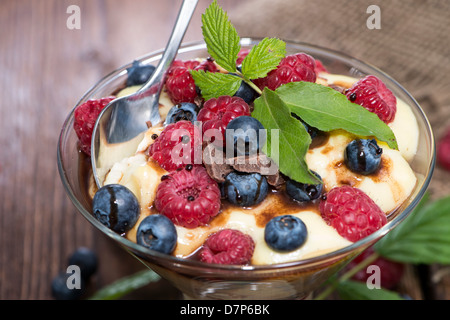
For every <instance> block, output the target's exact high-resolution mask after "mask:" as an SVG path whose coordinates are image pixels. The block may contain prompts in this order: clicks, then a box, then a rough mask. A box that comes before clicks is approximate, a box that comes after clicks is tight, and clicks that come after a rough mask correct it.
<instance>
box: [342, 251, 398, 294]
mask: <svg viewBox="0 0 450 320" xmlns="http://www.w3.org/2000/svg"><path fill="white" fill-rule="evenodd" d="M373 253H374V250H373V247H369V248H368V249H366V250H364V251H363V252H362V253H361V254H360V255H359V256H357V257H356V258H355V259H353V260H352V261H350V263H349V264H348V265H347V266H346V270H350V269H353V268H354V267H356V266H357V265H358V264H359V263H360V262H362V261H363V260H365V259H366V258H368V257H369V256H371V255H372V254H373ZM370 265H371V266H378V267H379V268H380V272H379V275H380V286H381V287H383V288H385V289H393V288H394V287H395V286H396V285H397V284H398V283H399V282H400V279H401V277H402V276H403V273H404V269H405V265H404V264H402V263H399V262H395V261H392V260H388V259H386V258H384V257H381V256H379V257H378V258H377V259H376V260H375V261H373V262H372V263H371V264H370ZM372 275H373V273H371V272H367V269H362V270H360V271H358V272H357V273H356V274H355V275H354V276H353V277H352V279H353V280H356V281H361V282H364V283H366V282H367V280H368V279H369V277H370V276H372Z"/></svg>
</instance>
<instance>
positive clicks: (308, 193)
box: [286, 171, 323, 202]
mask: <svg viewBox="0 0 450 320" xmlns="http://www.w3.org/2000/svg"><path fill="white" fill-rule="evenodd" d="M312 173H313V174H314V175H315V176H316V177H318V178H319V179H321V177H320V176H319V175H318V174H317V173H316V172H314V171H312ZM322 191H323V184H322V183H319V184H304V183H300V182H297V181H294V180H291V179H289V180H287V181H286V193H287V194H288V195H289V196H290V197H291V198H293V199H295V200H297V201H301V202H305V201H312V200H315V199H317V198H319V197H320V195H321V194H322Z"/></svg>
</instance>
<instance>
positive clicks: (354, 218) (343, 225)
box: [319, 186, 387, 242]
mask: <svg viewBox="0 0 450 320" xmlns="http://www.w3.org/2000/svg"><path fill="white" fill-rule="evenodd" d="M319 209H320V213H321V215H322V218H323V219H324V220H325V221H326V222H327V224H328V225H331V226H332V227H334V228H335V229H336V231H337V232H338V233H339V234H340V235H341V236H342V237H344V238H346V239H347V240H349V241H352V242H355V241H358V240H360V239H362V238H364V237H366V236H368V235H370V234H372V233H373V232H375V231H376V230H378V229H380V228H381V227H382V226H383V225H385V224H386V223H387V219H386V214H385V213H384V212H383V211H382V210H381V209H380V207H379V206H378V205H377V204H376V203H375V202H374V201H373V200H372V199H371V198H370V197H369V196H368V195H367V194H366V193H364V192H363V191H361V190H360V189H357V188H353V187H351V186H341V187H334V188H333V189H331V190H330V191H329V192H328V194H327V195H326V199H325V198H324V199H323V200H322V201H321V202H320V205H319Z"/></svg>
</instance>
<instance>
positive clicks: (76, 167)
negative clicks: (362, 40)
mask: <svg viewBox="0 0 450 320" xmlns="http://www.w3.org/2000/svg"><path fill="white" fill-rule="evenodd" d="M259 41H260V39H250V38H243V39H242V40H241V47H242V49H246V48H248V49H250V48H251V47H252V46H254V45H255V44H257V43H258V42H259ZM286 50H287V54H294V53H298V52H304V53H307V54H309V55H311V56H313V57H314V58H316V59H319V60H320V61H321V62H322V63H323V65H324V66H325V67H326V68H327V70H328V71H329V72H330V73H332V74H339V75H343V76H349V77H353V78H362V77H364V76H366V75H374V76H376V77H378V78H379V79H381V80H382V81H383V82H384V83H385V84H386V86H387V87H388V88H389V89H390V90H391V91H392V92H393V94H394V95H395V96H396V97H397V99H400V100H402V101H403V102H405V103H406V104H407V105H408V106H409V107H410V108H411V110H412V113H413V114H414V116H415V118H416V120H417V124H418V130H419V134H418V147H417V152H416V154H415V156H414V158H413V159H412V160H411V161H410V162H409V164H410V166H411V168H412V170H413V171H414V173H415V175H416V178H417V182H416V184H415V186H414V188H413V190H412V192H411V194H410V195H409V197H408V198H407V199H406V200H405V201H404V202H403V203H402V204H401V206H400V207H398V208H396V210H395V211H394V212H393V213H392V214H391V215H389V217H388V222H387V223H386V224H385V225H384V226H383V227H381V228H380V229H378V230H377V231H375V232H374V233H372V234H370V235H369V236H367V237H365V238H363V239H361V240H359V241H356V242H354V243H351V244H349V245H346V246H344V247H342V248H340V249H338V250H334V251H332V252H327V253H325V254H320V255H317V256H313V257H309V258H308V257H307V258H304V259H301V260H298V261H289V262H283V263H274V264H258V265H219V264H208V263H204V262H201V261H198V260H193V259H184V258H179V257H176V256H171V255H167V254H163V253H160V252H157V251H153V250H150V249H147V248H145V247H144V246H142V245H139V244H137V243H135V242H133V241H130V240H128V239H127V238H126V237H123V236H121V235H120V234H118V233H116V232H114V231H112V230H111V229H109V228H107V227H106V226H105V225H103V224H102V223H100V222H99V221H98V220H97V219H96V218H95V217H94V216H93V214H92V199H91V196H90V195H89V191H88V189H89V185H88V184H89V181H88V178H87V177H88V174H89V171H90V169H91V167H90V166H91V162H90V158H89V157H87V156H86V155H85V154H83V153H82V152H80V151H79V148H78V138H77V135H76V133H75V130H74V128H73V124H74V111H75V108H74V109H73V110H72V112H71V113H70V114H69V115H68V117H67V119H66V121H65V122H64V125H63V128H62V131H61V135H60V139H59V143H58V152H57V154H58V159H57V160H58V168H59V172H60V176H61V179H62V182H63V185H64V187H65V189H66V192H67V193H68V195H69V197H70V199H71V201H72V202H73V204H74V205H75V207H76V208H77V210H78V211H79V212H80V213H81V214H82V215H83V216H84V217H85V218H86V219H87V220H88V221H89V222H90V223H91V224H92V225H94V226H95V227H96V228H97V229H99V231H100V232H103V233H104V234H106V235H107V236H109V237H110V238H112V239H113V240H114V241H115V242H117V243H118V244H119V245H121V246H122V247H123V248H124V249H125V250H127V251H128V252H129V253H130V254H132V255H133V256H135V257H136V258H138V259H139V260H140V261H141V262H142V263H144V264H145V265H146V266H147V267H149V268H150V269H152V270H154V271H155V272H157V273H158V274H159V275H160V276H161V277H163V278H165V279H167V280H168V281H170V282H171V283H172V284H173V285H174V286H175V287H176V288H178V289H179V290H180V291H181V292H182V293H183V294H184V295H185V296H186V297H188V298H193V299H302V298H305V297H307V296H308V295H309V294H310V293H311V292H313V291H314V290H316V289H317V288H318V287H319V286H320V285H321V284H322V283H323V282H324V281H325V280H327V279H328V278H329V277H330V276H331V275H333V274H334V273H336V272H337V271H339V270H340V269H341V268H342V267H344V266H345V264H346V263H348V262H349V261H350V260H351V259H352V258H354V257H355V256H356V255H358V254H359V253H361V252H362V251H363V250H364V249H366V248H368V247H369V246H371V245H373V244H374V243H375V242H376V241H377V240H379V239H380V238H381V237H383V236H384V235H385V234H387V233H388V232H389V231H390V230H392V229H393V228H394V227H396V226H397V225H398V224H399V223H401V222H402V221H403V220H404V219H405V218H406V217H407V216H408V215H409V214H410V212H411V211H412V210H413V208H414V207H415V206H416V205H417V204H418V202H419V201H420V199H421V198H422V196H423V195H424V193H425V191H426V189H427V187H428V185H429V182H430V179H431V176H432V172H433V169H434V162H435V145H434V139H433V134H432V131H431V128H430V125H429V123H428V120H427V118H426V116H425V114H424V113H423V111H422V109H421V108H420V106H419V105H418V104H417V102H416V101H415V100H414V98H413V97H412V96H411V95H410V94H409V93H408V92H407V91H406V90H405V89H404V88H403V87H402V86H401V85H399V84H398V83H397V82H396V81H395V80H393V79H392V78H390V77H389V76H388V75H386V74H385V73H383V72H382V71H380V70H378V69H377V68H375V67H373V66H370V65H368V64H366V63H364V62H361V61H359V60H357V59H354V58H352V57H349V56H346V55H344V54H341V53H338V52H334V51H331V50H328V49H324V48H320V47H317V46H312V45H309V44H303V43H293V42H286ZM160 57H161V51H158V52H154V53H150V54H148V55H146V56H144V57H142V58H140V59H138V61H140V62H141V63H143V64H151V65H156V64H157V63H158V61H159V59H160ZM199 57H202V58H207V57H208V52H207V50H206V45H205V44H204V42H196V43H190V44H185V45H183V46H182V47H181V48H180V50H179V52H178V56H177V59H180V60H188V59H195V58H199ZM130 66H131V64H130V65H126V66H123V67H121V68H119V69H117V70H116V71H114V72H112V73H110V74H109V75H107V76H106V77H105V78H103V79H102V80H100V81H99V82H98V83H97V84H96V85H94V86H93V87H92V88H91V89H90V90H89V91H88V92H87V93H86V94H85V95H84V96H83V97H82V98H81V100H80V101H79V102H78V103H77V106H78V105H80V104H82V103H84V102H86V101H88V100H89V99H97V98H102V97H106V96H110V95H111V94H112V93H114V92H117V90H119V89H120V88H122V87H123V84H124V83H125V81H126V79H127V68H129V67H130Z"/></svg>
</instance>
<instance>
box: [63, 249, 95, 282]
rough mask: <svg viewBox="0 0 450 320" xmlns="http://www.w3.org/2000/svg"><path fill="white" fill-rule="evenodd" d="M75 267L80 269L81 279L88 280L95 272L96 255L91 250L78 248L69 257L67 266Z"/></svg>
mask: <svg viewBox="0 0 450 320" xmlns="http://www.w3.org/2000/svg"><path fill="white" fill-rule="evenodd" d="M70 265H76V266H78V267H79V268H80V272H81V277H83V279H85V280H88V279H89V278H90V277H91V276H92V275H93V274H94V273H95V272H96V271H97V266H98V259H97V255H96V254H95V252H94V251H92V250H91V249H88V248H85V247H81V248H78V249H77V250H76V251H75V252H74V253H73V254H72V255H71V256H70V257H69V266H70Z"/></svg>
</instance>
